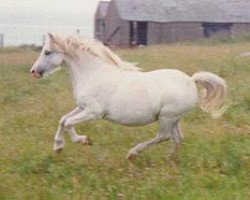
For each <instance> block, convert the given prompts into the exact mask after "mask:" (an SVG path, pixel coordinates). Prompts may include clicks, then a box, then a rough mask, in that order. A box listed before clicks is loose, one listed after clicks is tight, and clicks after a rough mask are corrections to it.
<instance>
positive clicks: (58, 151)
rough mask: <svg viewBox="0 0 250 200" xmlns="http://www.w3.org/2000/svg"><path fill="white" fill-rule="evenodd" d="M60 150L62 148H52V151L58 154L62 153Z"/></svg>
mask: <svg viewBox="0 0 250 200" xmlns="http://www.w3.org/2000/svg"><path fill="white" fill-rule="evenodd" d="M62 150H63V148H59V149H54V152H55V154H56V155H58V156H59V155H60V154H61V153H62Z"/></svg>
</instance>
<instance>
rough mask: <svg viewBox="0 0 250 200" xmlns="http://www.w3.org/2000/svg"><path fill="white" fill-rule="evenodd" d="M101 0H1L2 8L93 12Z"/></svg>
mask: <svg viewBox="0 0 250 200" xmlns="http://www.w3.org/2000/svg"><path fill="white" fill-rule="evenodd" d="M98 2H99V0H0V8H5V9H11V10H12V9H17V10H18V9H23V8H25V9H35V10H42V11H43V10H45V11H48V10H49V11H59V12H60V11H63V12H73V13H79V12H80V13H85V14H86V15H88V14H93V13H94V11H95V9H96V5H97V3H98Z"/></svg>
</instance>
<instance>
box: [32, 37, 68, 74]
mask: <svg viewBox="0 0 250 200" xmlns="http://www.w3.org/2000/svg"><path fill="white" fill-rule="evenodd" d="M56 46H57V43H56V39H55V37H54V36H53V35H52V34H50V33H48V34H47V35H46V40H45V44H44V46H43V49H42V51H41V53H40V55H39V57H38V59H37V60H36V62H35V63H34V65H33V66H32V68H31V70H30V73H31V75H32V76H33V77H35V78H42V77H43V76H44V75H47V74H49V73H52V72H53V71H55V69H57V68H58V67H60V65H61V64H62V63H63V61H64V54H63V52H60V51H58V48H56Z"/></svg>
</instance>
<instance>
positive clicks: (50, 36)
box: [47, 33, 56, 42]
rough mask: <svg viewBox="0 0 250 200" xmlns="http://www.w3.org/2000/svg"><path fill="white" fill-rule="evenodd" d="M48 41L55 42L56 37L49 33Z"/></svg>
mask: <svg viewBox="0 0 250 200" xmlns="http://www.w3.org/2000/svg"><path fill="white" fill-rule="evenodd" d="M47 36H48V39H49V41H50V42H55V41H56V40H55V37H54V36H53V35H52V34H51V33H47Z"/></svg>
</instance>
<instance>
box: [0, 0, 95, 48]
mask: <svg viewBox="0 0 250 200" xmlns="http://www.w3.org/2000/svg"><path fill="white" fill-rule="evenodd" d="M98 2H99V0H0V33H3V34H4V35H5V43H6V44H7V45H8V44H9V45H16V44H22V43H33V42H34V43H37V41H40V40H41V39H40V38H42V36H41V35H42V34H43V33H44V32H59V33H64V32H69V31H71V32H72V30H74V31H76V30H78V29H79V30H80V33H81V35H82V36H84V37H93V28H94V26H93V22H94V14H95V11H96V7H97V4H98ZM71 32H70V33H71ZM66 34H67V33H66Z"/></svg>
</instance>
